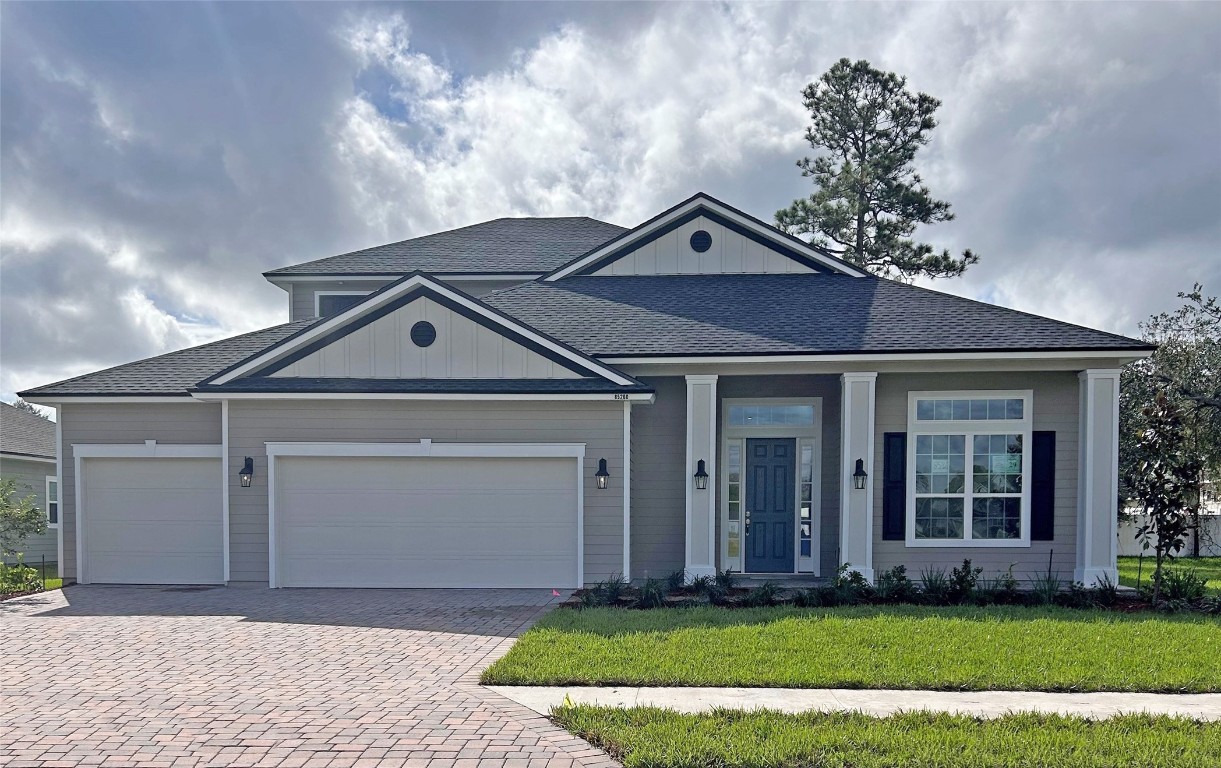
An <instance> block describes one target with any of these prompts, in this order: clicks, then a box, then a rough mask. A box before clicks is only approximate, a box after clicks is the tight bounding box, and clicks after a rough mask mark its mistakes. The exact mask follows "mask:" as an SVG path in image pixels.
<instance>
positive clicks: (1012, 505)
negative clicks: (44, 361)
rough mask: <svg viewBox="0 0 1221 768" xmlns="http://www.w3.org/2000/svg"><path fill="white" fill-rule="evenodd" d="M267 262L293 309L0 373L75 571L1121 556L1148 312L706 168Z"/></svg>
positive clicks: (492, 573)
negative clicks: (859, 260)
mask: <svg viewBox="0 0 1221 768" xmlns="http://www.w3.org/2000/svg"><path fill="white" fill-rule="evenodd" d="M265 276H266V278H267V279H268V280H270V281H271V282H273V283H274V284H276V285H278V286H280V287H281V288H283V289H285V290H286V291H287V292H288V294H289V297H290V300H289V305H290V313H291V317H290V320H291V321H290V322H289V323H287V324H285V325H280V326H276V327H274V328H268V329H265V330H262V331H256V332H254V333H248V334H245V335H242V336H237V337H234V338H230V339H226V340H224V341H218V342H215V343H212V344H206V345H204V346H200V347H195V348H192V349H186V350H182V351H179V352H174V353H171V354H167V355H162V356H160V357H155V358H151V359H149V360H143V361H140V362H135V363H130V364H127V365H122V366H119V367H117V368H111V369H109V370H105V371H100V372H98V373H93V374H89V375H86V376H80V377H78V378H75V379H69V380H67V381H62V382H59V383H56V384H49V385H47V386H43V387H38V388H36V389H32V390H29V391H27V392H24V393H22V396H23V397H25V398H27V399H29V400H33V401H35V402H38V403H41V404H45V405H52V406H54V407H55V408H56V409H57V411H58V414H59V416H58V418H59V423H60V427H61V429H62V436H61V440H62V444H61V450H62V452H63V453H62V456H63V458H64V461H63V464H62V485H61V488H62V491H63V507H62V509H61V516H62V520H63V523H62V524H63V528H62V530H63V537H64V563H63V566H64V567H63V571H64V573H65V574H66V575H67V576H69V577H75V578H76V579H78V580H80V581H82V582H123V583H223V582H229V581H244V582H263V583H269V584H270V585H271V586H273V587H288V586H375V587H547V586H555V587H573V586H577V585H581V584H588V583H591V582H595V581H598V580H602V579H607V578H610V577H611V576H613V575H616V574H621V575H626V576H629V577H630V578H633V579H640V578H643V577H645V576H654V577H662V576H665V575H666V574H668V573H670V572H672V571H675V570H677V569H685V570H686V572H687V574H688V576H691V577H694V576H700V575H708V574H712V573H713V572H714V571H715V570H716V569H726V568H728V569H733V570H734V571H745V572H748V573H762V574H774V575H787V574H795V575H802V574H805V575H812V576H822V577H826V576H829V575H831V574H832V573H833V572H834V571H835V569H836V567H837V566H838V565H839V564H840V563H841V562H847V563H850V564H851V567H852V568H853V569H855V570H858V571H860V572H862V573H863V574H865V575H866V576H868V577H870V578H872V577H873V576H874V574H876V573H879V572H881V571H882V570H885V569H888V568H891V567H893V566H896V565H906V566H907V568H908V570H909V571H911V572H913V573H919V572H920V571H921V570H922V569H925V568H929V567H949V566H952V565H955V564H958V563H961V561H962V560H963V558H971V560H972V562H973V563H974V564H976V565H979V566H983V567H984V568H985V570H987V571H988V572H995V571H1003V570H1006V569H1008V568H1009V567H1010V565H1013V567H1014V571H1015V573H1016V574H1017V575H1019V576H1020V577H1031V576H1033V575H1034V574H1037V573H1041V572H1045V571H1046V570H1047V569H1048V567H1049V565H1050V567H1051V568H1052V569H1053V570H1054V571H1056V572H1058V573H1059V574H1060V575H1061V576H1062V577H1063V578H1073V579H1077V580H1080V581H1084V582H1093V581H1094V580H1095V579H1097V578H1100V577H1101V576H1103V575H1109V576H1111V577H1114V576H1115V545H1116V534H1115V522H1116V510H1115V499H1116V479H1117V470H1116V456H1117V454H1116V450H1117V440H1116V437H1117V427H1118V411H1117V396H1118V387H1119V369H1120V367H1121V366H1122V365H1124V364H1125V363H1127V362H1129V361H1131V360H1133V359H1136V358H1139V357H1144V356H1147V355H1149V354H1150V352H1151V351H1152V349H1153V347H1151V346H1150V345H1149V344H1147V343H1145V342H1142V341H1137V340H1134V339H1130V338H1125V337H1123V336H1117V335H1114V334H1110V333H1103V332H1100V331H1094V330H1089V329H1087V328H1081V327H1078V326H1074V325H1070V324H1068V323H1063V322H1059V321H1056V320H1050V319H1047V318H1042V317H1037V316H1034V315H1030V314H1026V313H1023V312H1016V311H1013V310H1009V309H1004V308H1001V307H996V306H992V305H989V304H984V303H980V302H976V301H969V300H967V299H962V298H958V297H955V296H949V295H946V294H942V293H937V292H935V291H930V290H926V289H923V288H917V287H914V286H911V285H905V284H902V283H898V282H893V281H890V280H884V279H880V278H877V277H872V276H870V275H868V274H865V273H864V272H862V271H861V270H860V269H858V268H856V267H853V266H851V265H849V264H847V263H845V262H842V261H839V260H837V259H834V258H830V257H827V256H825V255H823V254H821V253H819V252H818V251H817V250H815V249H813V248H811V247H809V246H808V245H806V244H805V243H804V242H802V241H800V240H797V239H795V238H792V237H789V236H787V235H785V234H783V233H781V232H780V231H778V230H776V229H775V228H773V227H771V226H769V225H767V224H765V223H763V222H761V221H759V220H757V219H754V218H752V217H750V216H748V215H746V214H744V213H742V212H740V211H738V210H735V209H733V208H731V207H729V206H728V205H725V204H724V203H721V202H719V201H717V200H714V199H712V198H710V197H708V196H706V195H696V196H695V197H692V198H691V199H689V200H687V201H685V202H683V203H680V204H679V205H677V206H675V207H674V208H671V209H670V210H667V211H665V212H663V213H661V214H659V215H657V216H655V217H654V218H651V219H649V220H648V221H646V222H644V223H643V224H641V225H640V226H638V227H635V228H633V229H630V230H625V229H622V228H620V227H616V226H613V225H610V224H606V223H603V222H599V221H594V220H593V219H587V218H561V219H500V220H497V221H492V222H488V223H485V224H478V225H475V226H471V227H466V228H463V229H458V230H454V231H452V232H442V233H440V234H436V235H431V236H428V237H423V238H418V239H415V240H407V241H404V242H401V243H395V244H393V245H387V246H381V247H378V248H371V249H368V250H364V251H358V252H355V253H350V254H345V255H342V256H335V257H332V258H328V259H321V260H318V261H312V262H308V263H305V264H301V265H297V266H292V267H287V268H284V269H277V270H273V271H271V272H268V273H266V275H265Z"/></svg>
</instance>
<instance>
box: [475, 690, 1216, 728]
mask: <svg viewBox="0 0 1221 768" xmlns="http://www.w3.org/2000/svg"><path fill="white" fill-rule="evenodd" d="M490 690H492V691H495V692H496V693H499V694H500V695H501V696H504V697H506V698H509V699H512V700H513V701H516V702H517V703H518V704H521V705H522V706H525V707H527V708H529V709H532V710H534V711H535V712H538V713H540V714H544V715H546V714H548V713H549V712H550V711H551V708H552V707H553V706H556V705H559V704H561V703H562V702H563V701H564V697H565V696H567V697H568V698H569V699H570V700H571V701H572V702H573V703H574V704H599V705H602V706H608V707H633V706H642V707H643V706H650V707H664V708H667V709H673V710H677V711H679V712H707V711H709V710H711V709H716V708H726V709H773V710H778V711H781V712H811V711H819V712H837V711H850V710H856V711H860V712H864V713H866V714H869V715H878V716H885V715H891V714H894V713H895V712H900V711H911V710H930V711H937V712H957V713H961V714H966V715H974V716H977V717H999V716H1000V715H1004V714H1007V713H1010V712H1054V713H1059V714H1065V715H1080V716H1082V717H1090V718H1104V717H1110V716H1112V715H1117V714H1120V713H1128V712H1149V713H1152V714H1165V715H1180V716H1183V717H1191V718H1195V719H1197V720H1221V694H1218V693H1198V694H1165V693H1040V692H1034V691H968V692H959V691H893V690H846V689H830V688H814V689H799V688H597V687H572V688H567V687H562V686H561V687H547V686H516V685H504V686H490Z"/></svg>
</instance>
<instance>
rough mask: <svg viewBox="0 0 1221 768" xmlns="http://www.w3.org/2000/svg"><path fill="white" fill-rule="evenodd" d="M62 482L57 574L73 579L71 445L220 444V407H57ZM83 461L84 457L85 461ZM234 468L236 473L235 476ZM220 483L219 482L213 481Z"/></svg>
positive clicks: (193, 403)
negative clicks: (61, 559)
mask: <svg viewBox="0 0 1221 768" xmlns="http://www.w3.org/2000/svg"><path fill="white" fill-rule="evenodd" d="M57 418H58V420H59V422H60V425H61V426H60V431H61V437H62V443H61V444H60V446H59V450H60V454H59V455H60V456H61V457H63V462H62V465H63V478H62V481H61V483H60V487H59V499H60V501H59V519H60V525H61V526H62V528H63V537H64V562H63V564H62V565H61V567H60V574H61V575H62V576H64V578H67V579H75V578H76V530H77V529H76V466H75V464H76V462H75V461H74V456H73V453H72V445H73V444H74V443H95V444H96V443H112V444H113V443H131V444H135V445H139V444H142V443H143V442H144V441H146V440H156V441H157V442H158V443H166V444H175V445H184V444H187V445H193V444H198V445H220V444H221V406H220V404H219V403H201V402H199V401H196V400H191V399H189V398H185V397H184V398H183V402H182V403H71V402H69V403H66V404H64V405H61V406H59V409H58V414H57ZM86 461H87V459H86ZM236 471H237V470H236V469H235V470H234V472H236ZM217 483H218V484H219V483H220V478H217Z"/></svg>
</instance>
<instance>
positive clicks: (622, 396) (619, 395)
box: [615, 392, 627, 400]
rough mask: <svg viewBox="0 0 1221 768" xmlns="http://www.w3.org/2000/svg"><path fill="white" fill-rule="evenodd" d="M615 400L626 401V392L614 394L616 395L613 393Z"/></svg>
mask: <svg viewBox="0 0 1221 768" xmlns="http://www.w3.org/2000/svg"><path fill="white" fill-rule="evenodd" d="M615 399H616V400H626V399H627V393H626V392H616V393H615Z"/></svg>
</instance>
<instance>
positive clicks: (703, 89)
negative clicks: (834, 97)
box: [0, 2, 1221, 399]
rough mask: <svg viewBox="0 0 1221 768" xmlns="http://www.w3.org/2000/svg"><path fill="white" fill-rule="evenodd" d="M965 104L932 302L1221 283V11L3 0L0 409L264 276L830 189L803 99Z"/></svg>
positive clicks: (1195, 7)
mask: <svg viewBox="0 0 1221 768" xmlns="http://www.w3.org/2000/svg"><path fill="white" fill-rule="evenodd" d="M843 56H847V57H850V58H853V59H856V58H866V59H869V60H870V61H871V62H872V63H873V64H874V65H875V66H879V67H881V68H884V69H889V70H893V71H896V72H899V73H902V74H906V75H907V76H908V78H909V85H910V86H911V87H912V88H914V89H918V90H922V91H925V92H927V93H930V94H932V95H934V96H936V97H938V98H940V99H941V100H942V101H943V102H944V104H943V106H942V108H941V110H940V112H939V113H938V117H939V119H940V123H941V124H940V126H939V127H938V128H937V129H936V131H935V132H934V137H933V141H932V143H931V144H930V146H929V147H927V148H926V150H925V151H924V153H923V155H922V157H921V158H920V160H919V163H920V166H921V168H920V170H921V172H922V173H923V175H924V176H925V178H926V180H927V181H928V183H929V185H930V187H931V188H932V189H933V191H934V193H935V194H937V195H938V196H940V197H943V198H946V199H948V200H949V201H950V202H952V203H953V205H954V210H955V212H956V213H957V215H958V218H957V220H956V221H954V222H952V223H949V224H942V225H938V226H936V227H933V228H929V229H927V230H925V231H922V232H921V233H920V235H921V237H922V238H924V239H926V240H928V241H930V242H932V243H934V244H935V245H937V246H938V247H948V248H951V249H954V250H960V249H962V248H965V247H970V248H972V249H974V250H975V251H976V252H978V253H979V254H981V256H982V261H981V262H980V264H979V265H977V266H976V267H974V268H972V269H971V270H970V271H969V272H968V274H967V275H966V277H964V278H962V279H959V280H955V281H941V282H938V283H937V285H936V287H937V288H939V289H940V290H945V291H950V292H953V293H957V294H961V295H964V296H969V297H972V298H979V299H983V300H987V301H992V302H996V303H1000V304H1003V305H1006V306H1010V307H1015V308H1019V309H1023V310H1028V311H1032V312H1037V313H1041V314H1046V315H1050V316H1053V317H1058V318H1062V319H1066V320H1070V321H1073V322H1078V323H1082V324H1085V325H1090V326H1094V327H1098V328H1103V329H1106V330H1113V331H1119V332H1125V333H1136V332H1137V324H1138V323H1139V322H1140V320H1142V319H1143V318H1144V317H1146V316H1147V315H1149V314H1150V313H1153V312H1157V311H1162V310H1166V309H1170V308H1173V307H1174V306H1175V305H1176V304H1177V300H1176V298H1175V293H1176V292H1177V291H1180V290H1185V289H1189V288H1190V287H1191V284H1192V283H1193V281H1199V282H1203V283H1204V284H1205V287H1206V290H1207V291H1209V292H1211V293H1213V294H1216V293H1218V292H1219V289H1221V4H1217V3H1204V4H1187V3H1155V4H1121V3H1111V4H1096V3H1074V4H1068V5H1056V4H1048V3H1037V4H1035V3H1031V4H1022V5H1002V4H997V3H987V4H967V3H949V4H944V5H942V4H903V5H883V4H852V5H847V4H845V5H836V4H815V3H809V4H782V5H765V4H756V3H752V4H749V5H734V4H699V5H679V4H666V5H664V6H653V5H647V4H630V5H626V4H625V5H613V6H611V5H599V4H592V3H582V4H543V5H532V4H521V3H513V4H505V5H501V4H470V5H462V4H453V3H444V4H430V3H415V4H408V5H385V4H378V5H368V4H366V5H342V4H320V3H310V4H300V5H293V4H286V3H277V4H254V3H240V4H239V3H225V4H179V3H172V4H171V3H163V4H115V3H110V4H90V5H85V4H67V3H63V4H41V3H40V4H34V3H15V2H8V3H4V4H3V5H0V249H2V251H0V256H2V259H3V261H2V265H0V266H2V268H0V398H3V399H11V397H12V394H13V393H14V392H15V391H17V390H19V389H23V388H26V387H30V386H35V385H38V384H43V383H47V382H50V381H54V380H58V379H61V378H64V377H67V376H71V375H76V374H79V373H84V372H87V371H90V370H95V369H98V368H102V367H105V366H110V365H114V364H118V363H122V362H127V361H130V360H134V359H138V358H141V357H147V356H150V355H153V354H158V353H161V352H165V351H169V350H173V349H178V348H181V347H185V346H189V345H192V344H196V343H201V342H204V341H208V340H212V339H215V338H220V337H223V336H227V335H232V334H235V333H238V332H241V331H247V330H251V329H254V328H259V327H265V326H268V325H273V324H276V323H279V322H284V321H285V320H286V319H287V312H288V302H287V298H286V295H285V294H284V293H283V292H282V291H280V290H279V289H278V288H275V287H273V286H271V285H270V284H268V283H266V282H264V280H263V279H262V277H261V276H260V274H259V273H260V272H262V271H264V270H267V269H270V268H273V267H277V266H282V265H285V264H289V263H293V262H298V261H304V260H308V259H314V258H319V257H322V256H328V255H332V254H336V253H341V252H344V251H348V250H352V249H356V248H361V247H366V246H371V245H377V244H381V243H384V242H389V241H394V240H400V239H404V238H407V237H412V236H416V235H422V234H427V233H430V232H434V231H438V230H441V229H447V228H451V227H455V226H461V225H464V224H469V223H472V222H476V221H481V220H486V219H489V218H495V217H498V216H508V215H541V216H553V215H590V216H594V217H598V218H602V219H606V220H608V221H613V222H615V223H618V224H623V225H634V224H637V223H639V222H640V221H642V220H644V219H646V218H648V217H650V216H652V215H653V214H655V213H657V212H659V211H661V210H663V209H664V208H666V207H668V206H670V205H672V204H673V203H675V202H677V201H679V200H681V199H683V198H685V197H687V196H689V195H690V194H692V193H693V192H694V191H697V190H704V191H706V192H709V193H710V194H712V195H715V196H717V197H719V198H721V199H723V200H725V201H726V202H728V203H730V204H732V205H735V206H738V207H740V208H743V209H745V210H747V211H749V212H751V213H753V214H755V215H757V216H760V217H761V218H764V219H770V218H771V215H772V213H773V212H774V211H775V210H776V209H777V208H779V207H782V206H783V205H785V204H787V203H788V202H789V201H790V200H792V199H793V198H794V197H797V196H799V195H802V194H805V193H807V191H808V187H807V184H808V182H807V181H806V180H805V179H803V178H802V177H801V176H800V174H799V172H798V171H797V169H796V168H795V167H794V161H795V160H796V159H797V158H799V157H801V156H802V155H803V154H804V153H805V152H806V150H807V147H805V146H804V144H803V140H802V131H803V128H804V126H805V124H806V122H807V115H806V114H805V113H804V111H803V109H802V107H801V101H800V92H801V89H802V87H803V86H805V85H806V84H807V83H808V82H810V81H811V80H813V79H815V78H817V76H818V75H819V74H820V73H822V72H823V71H825V70H826V69H827V67H829V66H830V65H831V64H832V63H833V62H834V61H835V60H836V59H838V58H840V57H843Z"/></svg>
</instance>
